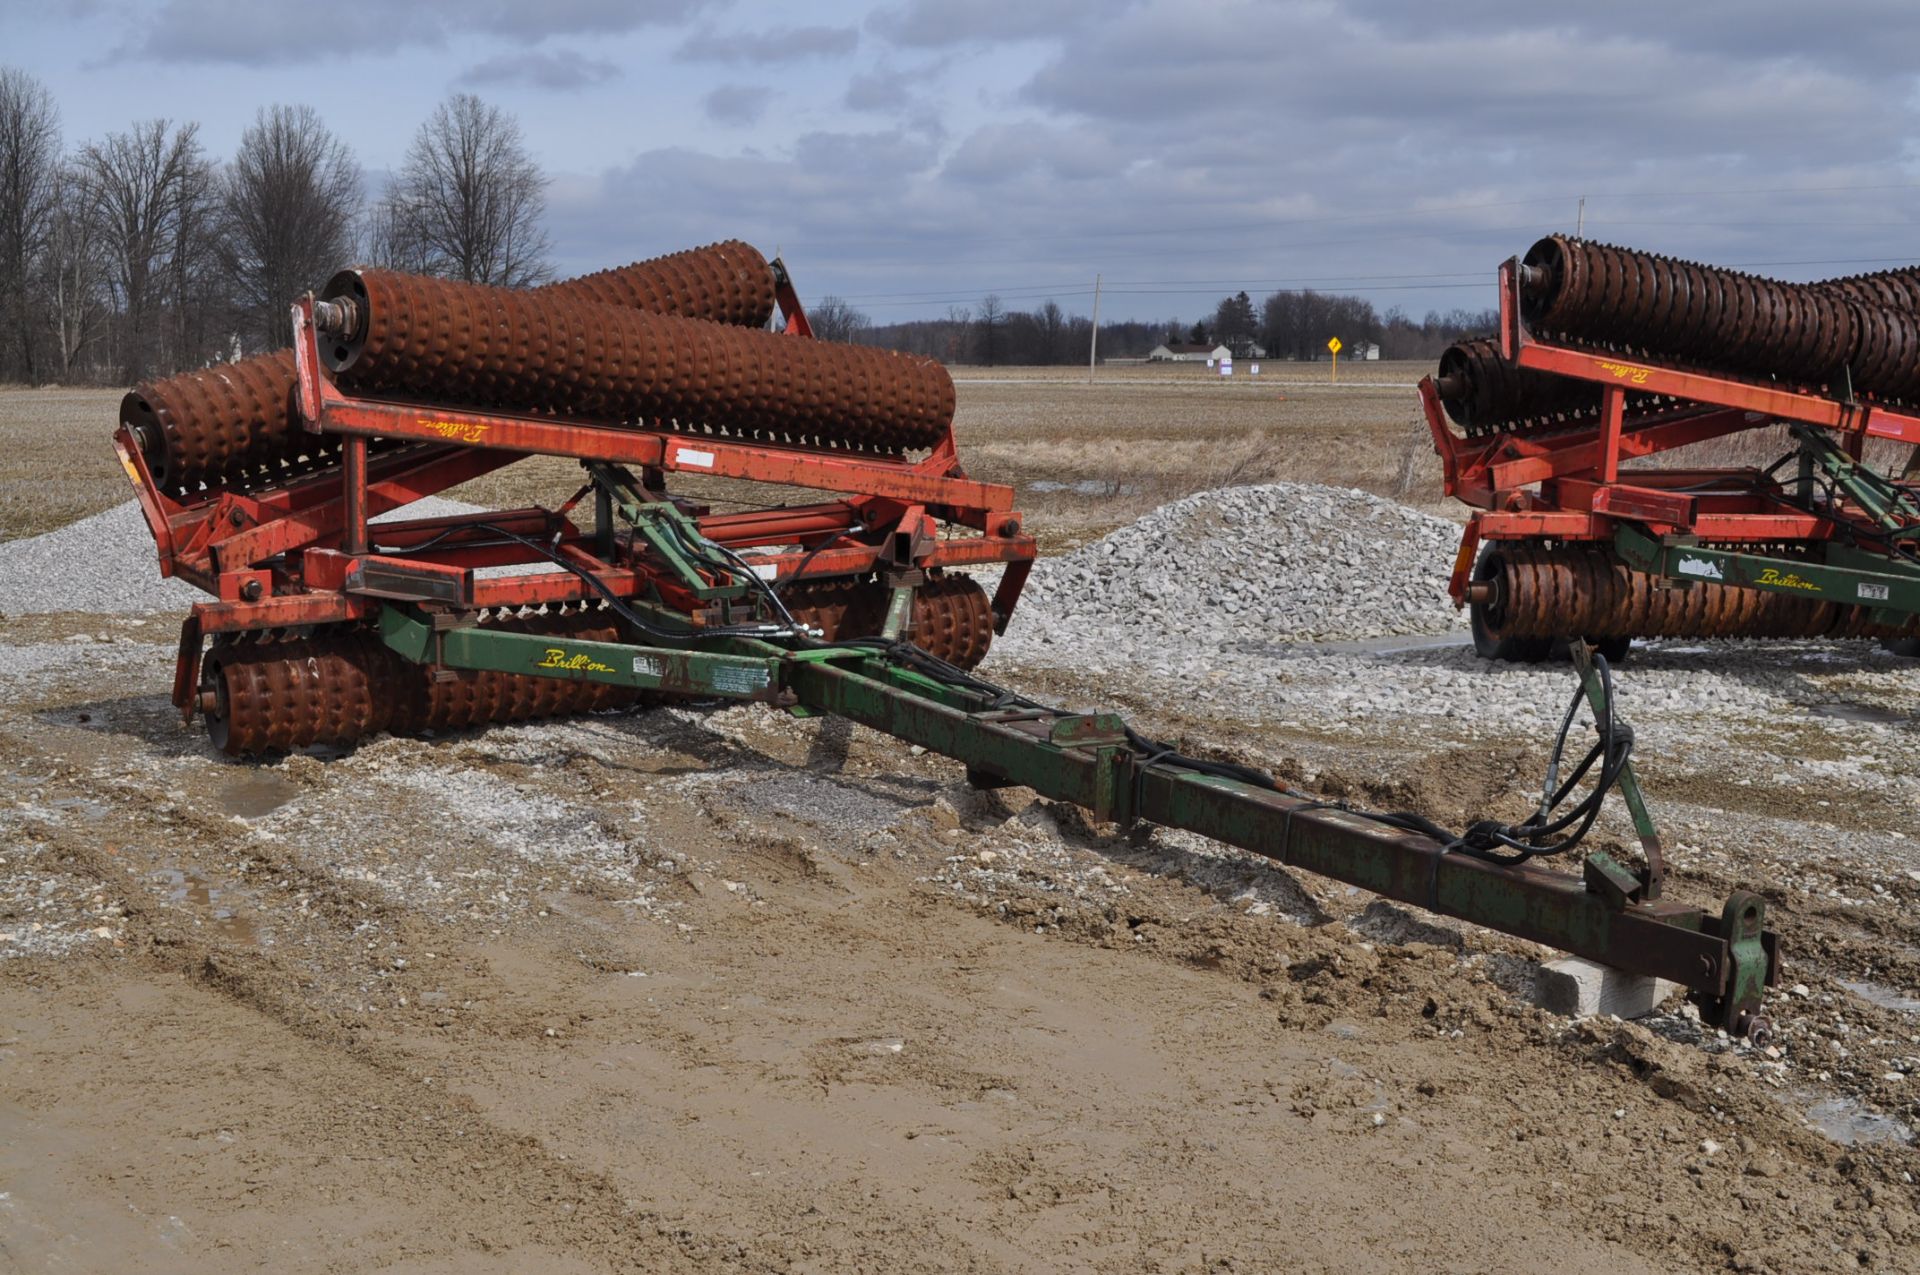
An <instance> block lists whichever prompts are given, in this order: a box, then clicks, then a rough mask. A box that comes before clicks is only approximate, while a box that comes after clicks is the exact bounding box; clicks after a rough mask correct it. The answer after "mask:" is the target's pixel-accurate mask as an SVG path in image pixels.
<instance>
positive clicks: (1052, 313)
mask: <svg viewBox="0 0 1920 1275" xmlns="http://www.w3.org/2000/svg"><path fill="white" fill-rule="evenodd" d="M1033 320H1034V323H1035V325H1036V326H1037V327H1038V328H1039V343H1040V351H1039V358H1037V359H1036V360H1035V362H1038V363H1046V364H1049V365H1051V364H1055V363H1070V362H1072V361H1073V360H1072V359H1071V358H1069V357H1068V355H1067V347H1066V330H1067V316H1066V314H1065V312H1064V311H1062V310H1061V309H1060V303H1059V302H1058V301H1055V300H1053V299H1052V298H1051V297H1049V298H1048V299H1047V301H1046V302H1045V303H1044V304H1043V305H1041V307H1040V308H1039V309H1038V310H1035V311H1034V312H1033Z"/></svg>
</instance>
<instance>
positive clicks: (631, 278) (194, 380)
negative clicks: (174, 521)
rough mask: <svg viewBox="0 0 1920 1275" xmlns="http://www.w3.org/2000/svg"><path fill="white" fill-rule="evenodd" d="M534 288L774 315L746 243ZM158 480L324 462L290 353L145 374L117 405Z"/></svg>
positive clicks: (185, 483)
mask: <svg viewBox="0 0 1920 1275" xmlns="http://www.w3.org/2000/svg"><path fill="white" fill-rule="evenodd" d="M532 293H533V294H535V295H547V296H556V297H573V298H577V299H579V300H584V301H590V302H593V303H595V304H599V305H609V306H618V307H624V308H627V309H633V310H645V311H648V312H651V313H656V314H674V315H680V316H683V317H686V318H694V319H706V320H710V321H712V322H715V323H724V324H731V325H736V326H741V327H755V328H757V327H764V326H765V325H766V322H767V319H768V318H769V316H771V315H772V314H773V306H774V285H773V269H772V267H771V266H769V265H768V264H767V261H766V258H765V257H762V256H761V255H760V253H759V252H758V251H756V250H755V249H754V248H753V247H752V246H751V245H750V244H745V243H741V242H740V241H739V240H728V241H727V242H725V243H717V244H710V245H708V246H707V247H704V248H694V249H690V250H689V251H686V252H676V253H671V254H669V255H667V256H664V257H654V258H652V259H650V260H647V261H637V262H634V263H633V264H631V265H626V266H621V267H619V268H617V269H613V270H602V271H600V272H598V273H596V274H590V275H582V276H581V277H580V278H578V279H569V280H566V281H564V282H561V283H554V284H548V285H546V286H545V287H543V288H535V289H532ZM120 419H121V421H122V422H123V423H125V424H127V425H128V426H130V427H131V428H132V429H133V430H134V432H135V434H136V435H137V436H138V437H139V439H140V442H141V449H142V451H144V452H145V453H146V457H147V464H148V466H149V467H150V468H152V469H153V471H154V476H155V478H156V479H157V480H158V481H159V483H160V484H161V485H162V486H163V487H166V488H167V489H168V490H171V491H176V492H181V491H187V490H191V489H192V488H195V487H197V486H200V485H201V484H208V485H215V484H226V485H232V486H238V487H241V488H243V489H244V488H251V487H255V486H263V485H266V484H268V483H272V482H275V481H279V480H281V479H285V478H288V477H291V476H293V475H295V474H298V473H301V472H303V471H305V470H307V469H311V468H316V467H319V466H321V465H325V464H330V463H332V462H333V459H334V458H335V456H336V455H337V454H338V452H339V442H338V440H336V439H333V438H330V437H327V436H325V435H318V434H309V433H307V432H306V431H305V430H303V429H302V428H301V426H300V416H299V408H298V406H297V404H296V403H295V402H294V367H293V351H292V350H278V351H275V352H274V353H272V354H262V355H257V356H254V357H252V358H245V359H239V360H237V361H235V362H233V363H226V364H221V365H220V366H217V367H211V368H206V369H204V370H202V371H198V372H186V373H182V374H181V375H179V376H170V377H167V378H165V379H164V380H158V381H147V382H144V383H142V384H141V385H139V386H136V387H135V388H134V390H133V391H132V392H131V393H129V394H128V395H127V396H126V398H125V399H123V400H122V401H121V405H120Z"/></svg>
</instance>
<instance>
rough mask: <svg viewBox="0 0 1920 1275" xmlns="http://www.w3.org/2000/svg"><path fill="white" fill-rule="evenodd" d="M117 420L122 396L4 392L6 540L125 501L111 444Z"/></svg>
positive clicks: (0, 472) (0, 423)
mask: <svg viewBox="0 0 1920 1275" xmlns="http://www.w3.org/2000/svg"><path fill="white" fill-rule="evenodd" d="M119 421H120V391H119V390H63V389H22V388H18V387H6V388H0V540H12V539H15V538H17V537H21V536H37V535H39V534H41V533H42V532H46V531H52V530H53V529H54V528H56V527H64V526H65V525H66V524H68V523H70V522H72V521H73V520H74V519H76V518H84V517H86V516H87V515H88V514H91V513H98V512H99V511H100V510H102V509H108V508H111V507H112V506H114V505H117V504H119V503H120V502H121V501H123V500H125V499H127V497H128V496H129V495H131V494H132V493H131V491H130V490H129V488H128V486H127V476H126V475H125V474H124V473H122V472H121V470H120V465H119V462H118V461H116V460H115V459H114V456H113V446H112V444H111V442H110V441H109V440H110V438H111V436H112V434H113V431H114V428H115V426H117V425H118V424H119Z"/></svg>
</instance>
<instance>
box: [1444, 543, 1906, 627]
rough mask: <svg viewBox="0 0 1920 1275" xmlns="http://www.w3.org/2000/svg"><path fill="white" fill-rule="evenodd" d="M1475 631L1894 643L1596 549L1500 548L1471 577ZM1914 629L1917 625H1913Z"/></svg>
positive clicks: (1777, 600) (1854, 620)
mask: <svg viewBox="0 0 1920 1275" xmlns="http://www.w3.org/2000/svg"><path fill="white" fill-rule="evenodd" d="M1473 596H1474V597H1475V601H1474V602H1473V608H1474V615H1473V620H1474V627H1475V629H1476V630H1477V631H1479V632H1480V633H1482V634H1483V635H1484V636H1485V638H1486V639H1487V640H1489V641H1492V642H1499V641H1504V640H1511V639H1519V640H1521V641H1522V642H1524V641H1526V640H1529V639H1550V638H1555V637H1585V638H1588V639H1592V640H1603V639H1608V638H1817V637H1898V636H1903V635H1906V634H1909V633H1911V632H1914V631H1915V625H1908V626H1904V627H1900V628H1890V627H1888V626H1886V625H1879V624H1874V623H1872V622H1871V620H1869V619H1868V612H1867V611H1865V610H1864V609H1862V608H1860V607H1854V606H1841V605H1837V604H1835V603H1831V602H1815V601H1810V600H1808V599H1805V598H1796V597H1792V596H1790V595H1787V594H1782V593H1771V592H1767V591H1764V590H1760V589H1742V588H1738V587H1735V586H1732V585H1725V584H1715V583H1712V582H1710V581H1694V582H1692V583H1691V584H1689V585H1688V586H1687V587H1686V588H1684V589H1681V588H1673V587H1671V586H1669V585H1667V584H1665V582H1663V581H1662V580H1661V579H1660V578H1659V577H1657V576H1653V575H1649V574H1648V573H1647V572H1645V571H1640V570H1638V569H1636V568H1634V567H1631V566H1629V565H1628V564H1627V563H1626V562H1625V561H1623V560H1622V559H1621V558H1620V556H1619V555H1618V554H1616V553H1615V552H1614V551H1613V550H1612V549H1611V548H1607V547H1604V546H1600V545H1585V544H1562V545H1543V544H1539V543H1536V542H1531V541H1500V542H1496V543H1494V544H1490V545H1488V546H1487V548H1486V549H1485V550H1484V551H1483V552H1482V554H1481V557H1480V560H1479V562H1478V564H1477V565H1476V567H1475V569H1474V594H1473ZM1916 624H1920V621H1917V622H1916Z"/></svg>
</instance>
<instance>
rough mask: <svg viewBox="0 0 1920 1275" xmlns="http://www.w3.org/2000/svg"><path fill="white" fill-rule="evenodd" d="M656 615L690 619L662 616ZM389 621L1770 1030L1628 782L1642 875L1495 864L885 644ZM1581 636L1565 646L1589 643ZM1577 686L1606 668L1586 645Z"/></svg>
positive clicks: (1113, 718) (1770, 958)
mask: <svg viewBox="0 0 1920 1275" xmlns="http://www.w3.org/2000/svg"><path fill="white" fill-rule="evenodd" d="M654 614H656V615H658V616H659V618H660V620H661V624H662V627H663V628H664V627H665V626H666V625H668V624H676V625H678V626H679V627H681V628H684V619H683V618H676V617H673V616H672V613H669V612H665V611H656V612H654ZM381 635H382V637H383V638H384V640H385V641H386V643H387V644H388V645H389V646H390V647H392V648H393V649H394V650H395V651H397V652H399V653H400V654H401V655H403V656H405V657H406V658H407V659H410V660H413V661H415V662H418V663H426V664H435V665H444V666H446V667H450V668H470V669H491V670H494V671H497V672H502V673H526V674H534V675H537V676H545V677H563V678H582V679H586V680H590V681H598V682H607V683H611V684H613V685H617V686H631V687H638V688H640V689H642V690H650V691H658V692H662V693H665V694H673V695H682V696H692V697H700V698H723V699H740V700H757V701H761V702H765V703H768V704H772V705H774V706H776V707H779V708H784V709H787V710H789V711H792V712H795V713H799V714H809V715H810V714H832V715H834V716H838V717H844V718H846V719H848V720H850V721H854V722H858V723H860V724H861V725H863V726H867V727H871V728H872V729H874V730H877V731H879V732H881V733H883V734H886V735H890V736H892V737H894V738H896V739H900V740H903V741H905V742H907V743H909V744H918V745H920V746H921V747H923V748H926V749H928V750H930V751H932V752H936V753H939V754H941V755H943V756H946V757H950V758H952V759H954V760H955V761H958V762H960V763H961V764H962V765H964V766H965V767H966V769H967V779H968V781H969V782H970V783H972V784H974V785H975V786H976V787H983V788H991V787H1007V786H1015V785H1017V786H1021V787H1026V788H1030V789H1032V790H1033V791H1035V792H1036V793H1038V794H1039V795H1041V796H1043V797H1046V798H1048V799H1050V800H1053V801H1065V802H1071V803H1073V804H1074V805H1077V806H1081V807H1084V808H1085V809H1086V810H1088V811H1089V812H1090V813H1091V814H1092V815H1093V817H1094V819H1096V820H1097V821H1100V822H1113V823H1119V824H1122V825H1128V824H1133V823H1136V822H1142V823H1151V824H1159V825H1161V826H1163V827H1167V828H1180V829H1184V830H1186V831H1189V832H1195V833H1199V834H1200V835H1202V836H1206V837H1211V838H1213V839H1215V840H1217V841H1223V842H1225V843H1227V844H1228V845H1232V846H1238V847H1239V848H1240V849H1242V850H1246V851H1248V852H1250V853H1253V854H1257V855H1260V856H1262V857H1264V858H1267V859H1271V860H1273V861H1274V862H1276V863H1280V864H1284V865H1286V866H1288V867H1295V868H1302V869H1305V870H1306V871H1309V872H1313V873H1317V874H1319V875H1321V876H1325V877H1330V878H1332V879H1334V880H1336V881H1344V882H1347V883H1349V884H1351V885H1356V886H1359V887H1361V888H1363V889H1366V890H1371V891H1372V892H1374V893H1375V894H1378V895H1381V896H1383V897H1385V898H1389V899H1393V900H1396V901H1398V902H1401V903H1407V904H1411V905H1413V906H1416V907H1421V908H1425V909H1427V910H1428V911H1430V912H1436V913H1439V914H1441V915H1444V916H1451V917H1456V918H1458V919H1460V920H1462V921H1467V922H1471V923H1472V924H1475V925H1480V926H1484V927H1486V928H1487V929H1490V930H1497V931H1499V932H1501V933H1503V934H1510V935H1513V936H1515V937H1518V938H1522V939H1528V940H1531V941H1533V942H1536V943H1541V944H1544V945H1546V946H1548V947H1553V948H1559V949H1561V950H1563V951H1566V952H1570V953H1573V954H1574V955H1576V956H1582V957H1586V958H1587V959H1589V960H1593V961H1598V962H1600V963H1601V964H1604V965H1610V966H1613V967H1615V968H1617V969H1621V970H1624V971H1626V972H1628V973H1632V974H1643V975H1649V976H1652V977H1656V978H1664V979H1669V980H1671V981H1673V982H1675V983H1678V984H1680V985H1681V986H1683V987H1685V988H1687V989H1688V991H1689V993H1690V994H1691V996H1692V998H1693V1000H1694V1001H1695V1003H1696V1004H1697V1005H1698V1006H1699V1008H1700V1011H1701V1015H1702V1017H1703V1019H1705V1020H1706V1021H1707V1022H1709V1023H1711V1024H1712V1025H1714V1026H1718V1027H1722V1028H1725V1029H1726V1030H1727V1031H1728V1032H1730V1033H1732V1034H1735V1035H1752V1036H1754V1037H1755V1038H1756V1039H1759V1038H1764V1036H1765V1033H1766V1032H1767V1031H1768V1024H1767V1022H1766V1020H1765V1019H1764V1018H1763V1017H1762V1016H1761V1008H1762V998H1763V997H1764V995H1765V990H1766V988H1768V987H1769V986H1772V985H1773V984H1774V983H1775V982H1776V981H1777V979H1778V973H1779V958H1778V952H1777V944H1776V941H1775V936H1774V934H1773V933H1772V932H1771V931H1769V930H1767V929H1766V928H1765V919H1766V904H1765V901H1764V900H1763V899H1761V898H1760V897H1759V896H1758V895H1756V894H1753V893H1750V892H1747V891H1744V890H1742V891H1735V892H1734V893H1733V894H1732V895H1731V896H1730V897H1729V898H1728V899H1727V901H1726V903H1725V906H1724V907H1722V908H1721V909H1720V911H1719V912H1717V913H1715V912H1711V911H1706V910H1702V909H1700V908H1698V907H1694V906H1691V905H1688V904H1683V903H1678V902H1674V901H1671V900H1668V899H1666V898H1663V897H1662V896H1661V892H1660V884H1661V876H1662V872H1661V866H1662V865H1661V863H1660V859H1659V850H1658V842H1657V841H1656V840H1654V836H1653V827H1652V823H1651V821H1650V820H1649V819H1648V818H1647V815H1646V809H1645V806H1644V803H1643V802H1642V801H1641V799H1640V793H1639V789H1638V787H1637V785H1634V784H1633V782H1632V776H1631V773H1630V772H1629V773H1628V775H1627V776H1626V777H1625V778H1626V782H1625V783H1624V784H1623V788H1624V789H1625V791H1626V793H1627V797H1628V802H1629V806H1630V809H1631V813H1632V815H1633V817H1634V823H1635V826H1636V828H1637V830H1638V831H1639V833H1640V836H1641V842H1642V845H1643V847H1644V848H1645V850H1646V852H1647V860H1648V862H1647V866H1646V867H1645V868H1642V869H1640V870H1639V871H1634V870H1630V869H1629V868H1628V867H1627V866H1626V865H1625V864H1622V863H1621V862H1619V861H1618V860H1617V859H1615V858H1613V857H1612V856H1611V855H1608V854H1606V853H1605V852H1594V853H1591V854H1589V855H1587V856H1586V858H1585V860H1584V861H1583V863H1582V871H1581V873H1580V874H1579V875H1577V876H1576V875H1574V874H1573V873H1570V872H1564V871H1558V870H1555V869H1552V868H1548V867H1545V866H1542V865H1541V864H1540V863H1538V862H1527V863H1522V864H1518V865H1513V866H1505V865H1501V864H1497V863H1493V862H1490V861H1488V860H1486V859H1482V858H1477V857H1475V856H1473V855H1471V854H1466V853H1462V852H1461V851H1460V850H1458V849H1456V848H1454V847H1451V846H1449V845H1448V844H1446V843H1444V842H1442V841H1439V840H1436V839H1435V838H1433V837H1430V836H1427V835H1424V834H1421V833H1418V832H1413V831H1408V830H1406V829H1403V828H1398V827H1393V826H1390V825H1388V824H1386V823H1382V822H1379V821H1377V820H1375V819H1371V818H1368V817H1367V816H1366V815H1365V814H1363V813H1360V812H1356V811H1354V810H1351V809H1344V808H1341V807H1339V806H1335V805H1332V804H1329V803H1324V802H1318V801H1315V800H1312V799H1311V798H1307V797H1302V796H1299V795H1293V794H1289V793H1286V792H1282V791H1279V790H1278V789H1275V788H1272V787H1268V786H1264V785H1262V784H1258V783H1254V782H1249V781H1247V780H1244V779H1240V778H1234V777H1229V776H1226V775H1221V774H1216V773H1210V772H1209V771H1206V770H1201V769H1197V768H1196V767H1195V766H1192V765H1188V764H1185V763H1183V762H1181V761H1179V760H1176V759H1173V758H1170V757H1167V756H1166V755H1164V753H1157V752H1148V751H1145V750H1143V749H1142V748H1141V747H1140V746H1139V745H1138V743H1137V742H1136V740H1137V739H1138V737H1137V736H1135V735H1133V734H1132V733H1131V732H1130V731H1129V730H1128V729H1127V725H1126V723H1125V721H1124V720H1123V719H1122V718H1120V717H1119V716H1118V715H1117V714H1113V713H1065V712H1059V711H1055V710H1051V709H1044V708H1034V707H1029V706H1024V705H1023V706H1017V707H1009V706H1007V705H1005V704H1003V703H1000V702H998V701H997V700H996V699H995V698H994V697H992V696H991V695H989V694H988V693H986V692H985V691H982V690H976V689H973V688H970V687H966V686H961V685H954V684H950V683H948V682H945V681H942V680H939V679H938V678H935V677H931V676H928V675H927V674H925V673H923V672H919V671H916V670H915V669H914V668H912V667H910V665H909V664H908V662H906V661H904V660H902V659H900V658H898V657H897V656H896V655H894V654H893V653H891V652H890V651H888V650H887V649H885V648H884V646H848V647H815V646H811V645H808V644H805V643H797V644H796V645H798V646H801V647H803V648H804V649H790V648H789V647H787V646H785V645H782V644H780V643H777V642H773V641H764V640H760V639H755V638H739V637H724V638H705V639H699V638H695V637H693V636H692V635H689V636H688V637H687V638H686V639H685V640H684V641H683V640H681V639H679V638H677V637H676V638H675V639H674V640H673V641H672V642H670V643H669V642H664V641H656V644H654V645H643V646H634V645H627V644H624V643H615V642H576V641H571V640H560V639H556V638H552V637H546V636H542V635H538V634H524V633H510V632H502V631H498V630H488V629H481V628H478V627H474V626H473V625H471V624H470V623H467V622H464V621H461V620H458V619H455V618H453V617H451V616H449V615H447V614H446V613H438V614H435V613H430V612H425V611H419V610H414V609H412V608H410V607H406V606H401V605H390V606H387V607H385V608H383V610H382V613H381ZM1584 654H1585V651H1584V649H1578V650H1577V655H1584ZM1578 666H1579V672H1580V675H1581V677H1582V678H1583V680H1584V681H1585V683H1586V688H1587V692H1588V696H1589V698H1590V699H1593V700H1594V702H1595V703H1596V704H1597V703H1598V696H1599V690H1598V682H1597V678H1596V677H1595V674H1594V672H1593V669H1592V667H1591V665H1590V664H1588V662H1587V661H1585V660H1578Z"/></svg>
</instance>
